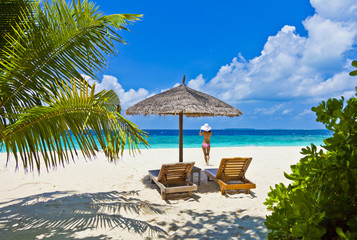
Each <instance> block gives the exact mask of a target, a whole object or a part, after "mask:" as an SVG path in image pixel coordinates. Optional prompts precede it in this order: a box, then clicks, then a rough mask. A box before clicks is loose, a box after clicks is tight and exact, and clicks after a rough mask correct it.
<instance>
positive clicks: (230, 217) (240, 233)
mask: <svg viewBox="0 0 357 240" xmlns="http://www.w3.org/2000/svg"><path fill="white" fill-rule="evenodd" d="M244 212H245V210H244V209H243V210H240V211H239V212H224V213H222V214H215V213H214V212H213V211H211V210H206V211H204V212H196V211H192V210H183V211H180V213H179V214H178V215H179V216H183V217H184V218H186V219H190V221H182V220H181V221H180V220H174V221H173V222H158V225H160V226H162V227H165V229H167V230H168V234H169V235H167V236H165V237H164V236H160V237H161V238H163V239H164V238H165V239H187V238H189V239H239V240H245V239H246V240H248V239H266V237H267V230H266V228H265V226H264V222H265V219H264V218H262V217H252V216H249V215H245V214H244ZM181 219H182V218H181Z"/></svg>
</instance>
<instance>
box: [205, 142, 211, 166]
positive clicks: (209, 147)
mask: <svg viewBox="0 0 357 240" xmlns="http://www.w3.org/2000/svg"><path fill="white" fill-rule="evenodd" d="M206 150H207V161H206V163H207V165H209V159H210V157H209V152H210V151H211V146H208V147H207V149H206Z"/></svg>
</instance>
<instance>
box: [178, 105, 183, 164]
mask: <svg viewBox="0 0 357 240" xmlns="http://www.w3.org/2000/svg"><path fill="white" fill-rule="evenodd" d="M179 116H180V118H179V119H180V120H179V125H180V133H179V136H180V141H179V156H180V158H179V162H183V112H180V115H179Z"/></svg>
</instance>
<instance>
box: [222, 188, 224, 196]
mask: <svg viewBox="0 0 357 240" xmlns="http://www.w3.org/2000/svg"><path fill="white" fill-rule="evenodd" d="M221 194H222V195H224V188H222V187H221Z"/></svg>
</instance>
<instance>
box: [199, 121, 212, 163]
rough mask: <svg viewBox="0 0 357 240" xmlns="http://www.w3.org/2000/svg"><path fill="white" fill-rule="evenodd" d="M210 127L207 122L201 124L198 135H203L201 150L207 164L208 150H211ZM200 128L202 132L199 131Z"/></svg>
mask: <svg viewBox="0 0 357 240" xmlns="http://www.w3.org/2000/svg"><path fill="white" fill-rule="evenodd" d="M211 129H212V128H211V127H210V126H209V125H208V123H206V124H205V125H203V126H202V127H201V129H200V136H202V135H203V142H202V150H203V155H204V158H205V162H206V164H207V166H208V164H209V152H210V150H211V144H210V139H211V136H212V131H211ZM202 130H203V132H201V131H202Z"/></svg>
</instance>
